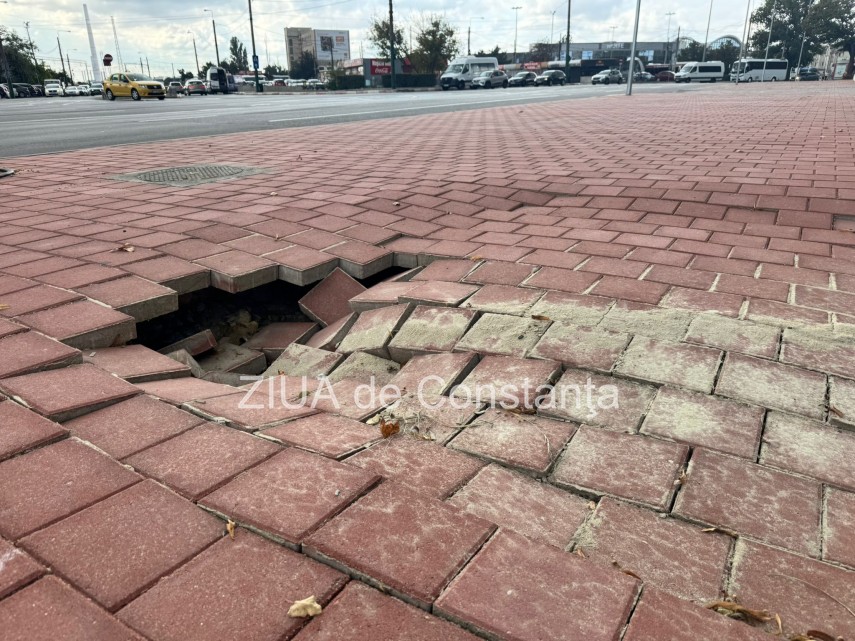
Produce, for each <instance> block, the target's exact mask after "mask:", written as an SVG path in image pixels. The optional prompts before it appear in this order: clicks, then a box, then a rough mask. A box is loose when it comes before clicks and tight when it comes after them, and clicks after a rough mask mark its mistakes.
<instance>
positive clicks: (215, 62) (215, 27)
mask: <svg viewBox="0 0 855 641" xmlns="http://www.w3.org/2000/svg"><path fill="white" fill-rule="evenodd" d="M202 11H205V12H208V13H210V14H211V25H212V26H213V27H214V52H215V53H216V54H217V59H216V60H215V61H214V66H215V67H219V66H220V45H218V44H217V23H216V22H214V12H213V11H211V10H210V9H203V10H202Z"/></svg>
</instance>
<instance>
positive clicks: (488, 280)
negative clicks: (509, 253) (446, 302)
mask: <svg viewBox="0 0 855 641" xmlns="http://www.w3.org/2000/svg"><path fill="white" fill-rule="evenodd" d="M534 270H535V267H533V266H531V265H523V264H521V263H509V262H504V261H492V260H488V261H487V262H485V263H482V264H481V265H479V266H478V268H477V269H476V270H475V271H474V272H472V273H470V274H469V275H468V276H466V277H465V278H463V281H464V282H467V283H476V284H479V285H488V284H489V285H519V284H520V283H522V282H523V281H524V280H525V279H526V278H528V277H529V276H531V274H532V272H533V271H534Z"/></svg>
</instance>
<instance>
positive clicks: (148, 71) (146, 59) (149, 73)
mask: <svg viewBox="0 0 855 641" xmlns="http://www.w3.org/2000/svg"><path fill="white" fill-rule="evenodd" d="M145 69H146V72H147V73H148V75H149V76H151V67H149V66H148V56H146V57H145Z"/></svg>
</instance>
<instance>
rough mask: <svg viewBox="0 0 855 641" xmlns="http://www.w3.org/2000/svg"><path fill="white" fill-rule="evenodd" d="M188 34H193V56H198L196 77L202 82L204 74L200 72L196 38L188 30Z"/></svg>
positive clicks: (197, 57)
mask: <svg viewBox="0 0 855 641" xmlns="http://www.w3.org/2000/svg"><path fill="white" fill-rule="evenodd" d="M187 33H189V34H191V35H192V37H193V55H194V56H196V77H197V78H199V80H201V79H202V72H201V71H199V54H198V53H197V51H196V36H195V35H194V34H193V32H192V31H190V30H188V31H187Z"/></svg>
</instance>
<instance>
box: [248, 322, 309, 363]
mask: <svg viewBox="0 0 855 641" xmlns="http://www.w3.org/2000/svg"><path fill="white" fill-rule="evenodd" d="M317 330H318V325H317V323H271V324H270V325H267V326H266V327H262V328H261V329H260V330H259V331H258V333H257V334H255V335H254V336H253V337H252V338H250V339H249V340H248V341H247V342H246V343H244V344H243V346H244V347H246V348H248V349H254V350H258V351H260V352H262V353H263V354H264V356H265V358H267V361H268V362H269V363H272V362H273V361H275V360H276V359H277V358H279V356H280V355H281V354H282V352H283V351H284V350H285V348H286V347H288V346H289V345H290V344H291V343H298V344H302V343H305V342H306V341H307V340H308V339H309V337H310V336H311V335H312V334H314V333H315V332H316V331H317Z"/></svg>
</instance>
